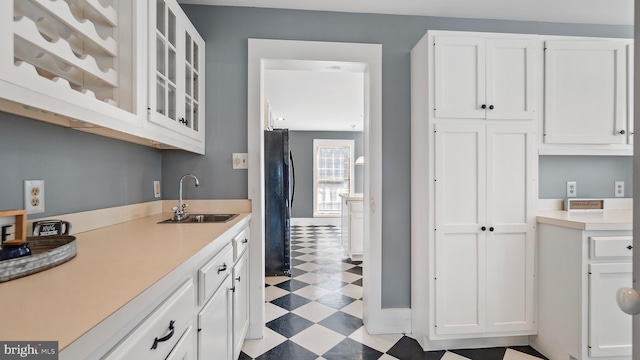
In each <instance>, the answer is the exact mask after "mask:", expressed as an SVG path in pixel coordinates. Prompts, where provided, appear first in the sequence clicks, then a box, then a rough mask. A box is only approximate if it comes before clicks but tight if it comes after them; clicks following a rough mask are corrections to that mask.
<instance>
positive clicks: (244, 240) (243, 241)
mask: <svg viewBox="0 0 640 360" xmlns="http://www.w3.org/2000/svg"><path fill="white" fill-rule="evenodd" d="M241 242H242V243H243V244H246V243H248V242H249V239H247V238H244V239H243V240H242V241H241Z"/></svg>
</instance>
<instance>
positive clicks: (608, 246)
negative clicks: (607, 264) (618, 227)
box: [589, 236, 633, 259]
mask: <svg viewBox="0 0 640 360" xmlns="http://www.w3.org/2000/svg"><path fill="white" fill-rule="evenodd" d="M589 240H590V241H589V242H590V244H589V245H590V248H591V254H590V257H591V258H592V259H600V258H630V257H631V255H633V238H632V237H631V236H592V237H590V238H589Z"/></svg>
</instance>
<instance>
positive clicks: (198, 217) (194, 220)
mask: <svg viewBox="0 0 640 360" xmlns="http://www.w3.org/2000/svg"><path fill="white" fill-rule="evenodd" d="M237 216H238V214H191V215H189V216H187V217H186V218H185V219H182V220H174V219H173V218H171V219H167V220H164V221H160V222H159V223H158V224H198V223H225V222H228V221H230V220H232V219H234V218H235V217H237Z"/></svg>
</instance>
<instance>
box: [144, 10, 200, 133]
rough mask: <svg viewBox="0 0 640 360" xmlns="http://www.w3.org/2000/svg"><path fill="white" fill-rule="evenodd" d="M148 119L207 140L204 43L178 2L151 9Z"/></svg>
mask: <svg viewBox="0 0 640 360" xmlns="http://www.w3.org/2000/svg"><path fill="white" fill-rule="evenodd" d="M149 47H150V49H149V50H150V51H149V65H150V66H149V106H148V110H149V120H150V121H151V122H153V123H155V124H157V125H161V126H163V127H165V128H168V129H171V130H173V131H175V132H178V133H180V134H183V135H186V136H188V137H190V138H193V139H196V140H200V141H202V140H203V139H204V126H203V125H204V124H203V122H204V106H203V104H202V103H201V101H200V100H201V98H202V97H203V95H204V83H203V82H202V81H201V77H202V76H203V75H204V68H203V64H204V40H202V38H201V37H200V35H199V34H198V32H197V31H196V30H195V28H194V27H193V25H192V24H191V22H190V21H189V19H188V18H187V17H186V15H185V14H184V12H183V11H182V9H181V8H180V6H179V5H178V3H177V2H176V1H175V0H155V1H151V2H150V9H149Z"/></svg>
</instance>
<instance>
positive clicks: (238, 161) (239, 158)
mask: <svg viewBox="0 0 640 360" xmlns="http://www.w3.org/2000/svg"><path fill="white" fill-rule="evenodd" d="M231 162H232V163H233V168H234V169H248V168H249V161H248V154H247V153H233V155H232V157H231Z"/></svg>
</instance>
